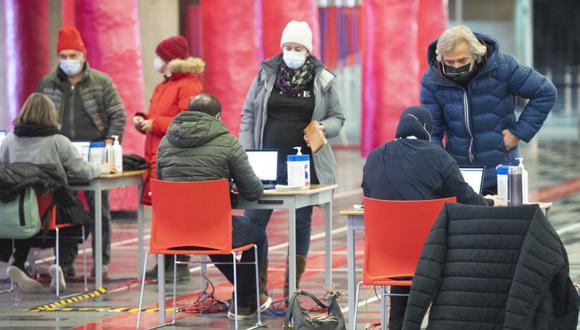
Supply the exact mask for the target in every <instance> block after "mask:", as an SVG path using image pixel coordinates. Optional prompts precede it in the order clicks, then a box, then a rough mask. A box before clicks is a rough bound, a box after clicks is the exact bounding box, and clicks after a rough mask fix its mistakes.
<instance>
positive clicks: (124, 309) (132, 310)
mask: <svg viewBox="0 0 580 330" xmlns="http://www.w3.org/2000/svg"><path fill="white" fill-rule="evenodd" d="M165 310H166V311H167V312H173V308H171V307H168V308H166V309H165ZM158 311H159V309H158V308H157V307H154V308H143V309H142V310H141V312H143V313H157V312H158ZM179 311H180V309H178V312H179ZM33 312H105V313H137V312H139V308H137V307H61V308H55V309H47V310H38V311H37V310H33Z"/></svg>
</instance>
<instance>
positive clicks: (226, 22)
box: [200, 0, 260, 135]
mask: <svg viewBox="0 0 580 330" xmlns="http://www.w3.org/2000/svg"><path fill="white" fill-rule="evenodd" d="M256 1H258V0H236V1H231V0H209V1H208V0H203V1H201V3H200V6H201V20H202V30H203V31H202V32H203V38H202V58H203V59H204V61H205V62H206V64H207V67H206V71H205V73H204V76H205V77H204V84H205V86H204V89H205V91H206V92H208V93H211V94H213V95H215V96H216V97H217V98H218V100H219V101H220V103H221V106H222V120H223V121H224V122H225V123H226V125H227V127H228V128H229V130H230V132H231V133H232V134H234V135H238V133H239V130H240V119H241V111H242V105H243V103H244V100H245V99H246V93H247V92H248V89H249V88H250V85H251V83H252V81H253V79H254V77H255V76H256V73H257V72H258V60H259V56H258V54H259V51H258V49H259V47H260V42H259V41H258V38H256V31H257V26H258V25H257V22H258V19H257V17H256V15H255V10H256V8H259V6H258V5H257V3H256Z"/></svg>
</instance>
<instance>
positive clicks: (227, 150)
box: [157, 94, 272, 319]
mask: <svg viewBox="0 0 580 330" xmlns="http://www.w3.org/2000/svg"><path fill="white" fill-rule="evenodd" d="M220 118H221V106H220V104H219V102H218V100H217V99H216V98H215V97H214V96H212V95H209V94H199V95H196V96H194V97H193V98H192V99H191V101H190V102H189V107H188V111H185V112H182V113H180V114H179V115H177V116H176V117H175V118H174V119H173V121H172V122H171V124H170V125H169V128H168V130H167V134H166V135H165V137H163V139H162V140H161V143H160V144H159V149H158V151H157V177H158V178H159V180H166V181H207V180H216V179H222V178H228V179H229V178H233V180H234V182H235V184H236V186H237V190H238V192H239V194H240V195H241V196H242V197H243V198H244V199H247V200H251V201H253V200H258V199H259V198H260V197H261V196H262V193H263V191H264V189H263V187H262V182H261V181H260V179H259V178H258V177H257V176H256V174H254V171H253V169H252V167H251V165H250V163H249V161H248V156H247V155H246V152H245V150H244V148H243V147H242V145H241V144H240V143H239V142H238V140H237V139H236V138H235V137H234V136H233V135H231V134H230V133H229V131H228V129H227V128H226V126H225V125H224V124H223V122H222V121H221V120H220ZM246 244H256V246H257V248H258V269H259V272H265V271H267V270H266V269H263V260H264V258H265V256H266V254H267V252H268V241H267V239H266V233H265V231H264V229H263V228H260V227H258V226H256V225H255V224H253V223H250V222H249V221H248V220H247V219H246V218H245V217H241V216H233V217H232V245H233V246H232V247H239V246H243V245H246ZM210 258H211V260H212V261H213V262H229V261H230V260H231V259H230V258H231V256H229V255H212V256H210ZM253 259H254V252H253V251H251V250H250V251H246V252H244V253H243V254H242V262H253ZM215 266H216V267H217V268H218V269H219V270H220V271H221V272H222V273H223V274H224V276H225V277H226V278H227V279H228V281H230V283H233V271H232V267H231V266H230V265H224V264H220V263H218V264H216V265H215ZM237 274H238V318H242V319H243V318H247V317H251V316H253V315H254V314H255V313H256V296H255V292H256V282H255V274H254V266H253V265H238V266H237ZM271 302H272V300H271V298H270V297H268V295H266V294H261V296H260V310H265V309H267V308H268V307H269V306H270V304H271ZM228 317H229V318H233V317H234V311H233V304H232V306H231V307H230V311H229V312H228Z"/></svg>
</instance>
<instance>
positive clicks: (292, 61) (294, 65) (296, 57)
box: [282, 49, 306, 70]
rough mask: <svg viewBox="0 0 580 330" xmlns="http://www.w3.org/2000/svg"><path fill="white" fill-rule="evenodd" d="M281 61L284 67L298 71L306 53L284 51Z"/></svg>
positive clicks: (304, 60)
mask: <svg viewBox="0 0 580 330" xmlns="http://www.w3.org/2000/svg"><path fill="white" fill-rule="evenodd" d="M282 59H283V60H284V63H286V66H287V67H289V68H290V69H292V70H296V69H299V68H300V67H302V66H303V65H304V63H305V62H306V51H305V50H304V51H301V52H297V51H294V50H286V49H284V52H283V55H282Z"/></svg>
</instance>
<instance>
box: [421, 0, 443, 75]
mask: <svg viewBox="0 0 580 330" xmlns="http://www.w3.org/2000/svg"><path fill="white" fill-rule="evenodd" d="M417 23H418V30H417V34H418V35H417V59H418V60H419V77H418V78H419V84H420V83H421V78H423V74H424V73H425V71H426V70H427V68H428V67H429V64H428V63H427V48H428V47H429V44H430V43H431V42H432V41H434V40H435V39H437V38H439V35H441V33H443V31H444V30H445V28H446V27H447V4H446V1H444V0H419V12H418V13H417Z"/></svg>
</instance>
